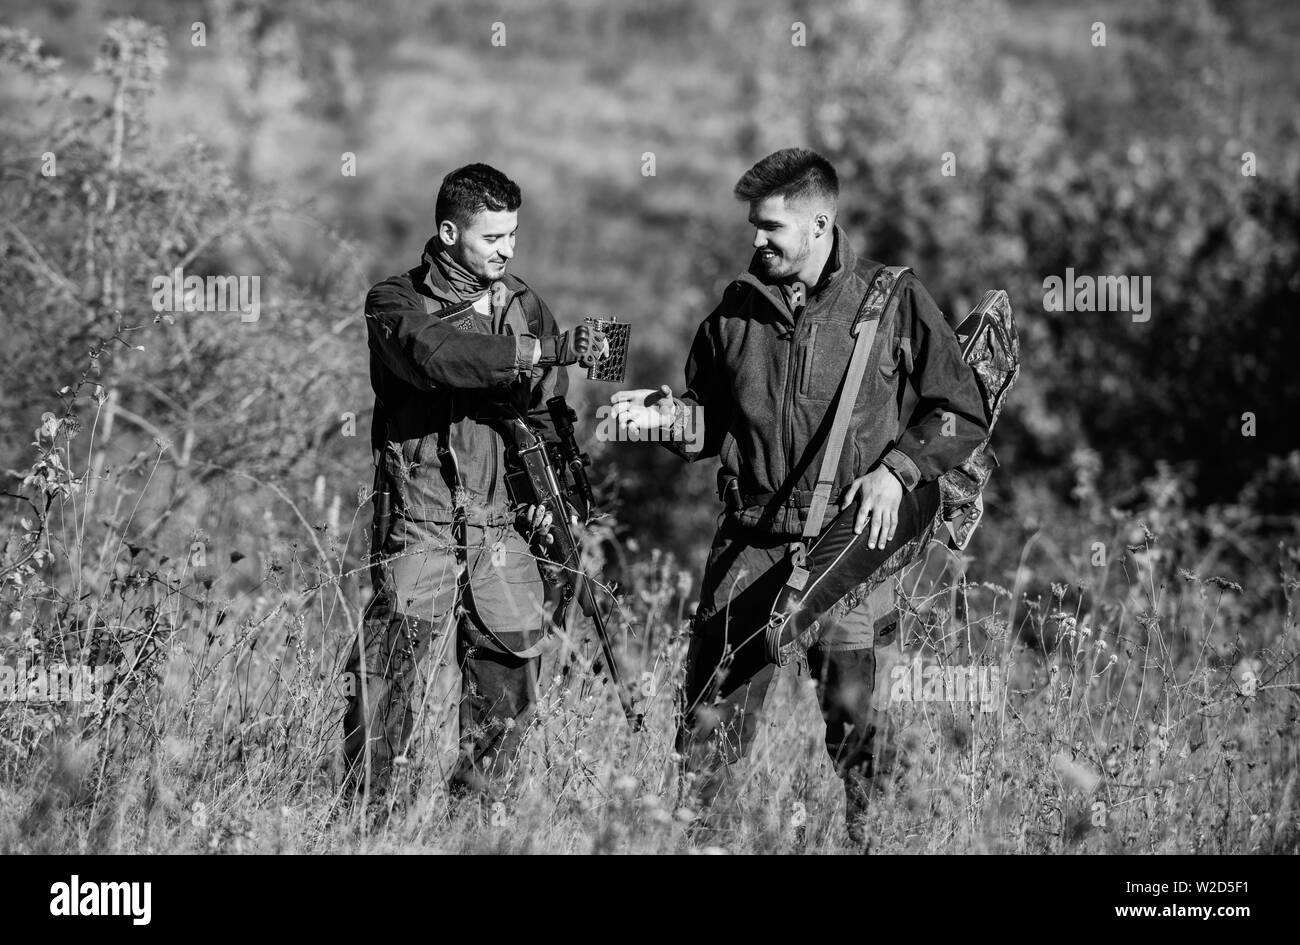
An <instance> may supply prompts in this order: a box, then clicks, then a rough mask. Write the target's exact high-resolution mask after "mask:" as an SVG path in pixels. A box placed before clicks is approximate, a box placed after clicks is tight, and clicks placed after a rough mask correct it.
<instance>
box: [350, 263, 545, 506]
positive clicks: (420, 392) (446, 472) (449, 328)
mask: <svg viewBox="0 0 1300 945" xmlns="http://www.w3.org/2000/svg"><path fill="white" fill-rule="evenodd" d="M501 282H502V285H503V289H504V291H503V293H502V296H503V298H502V301H503V304H501V305H494V306H493V312H492V314H491V315H490V316H485V315H480V314H478V313H476V312H475V311H473V310H472V309H468V310H466V309H465V307H464V306H463V305H460V306H458V305H457V303H458V299H457V297H456V296H455V295H454V294H453V293H452V291H451V289H450V287H449V286H448V285H447V283H446V280H445V279H444V278H443V276H442V273H441V272H440V271H439V269H438V267H437V266H435V265H433V264H432V257H431V255H430V252H429V248H428V247H426V251H425V255H424V258H423V260H422V262H421V263H420V265H419V266H416V267H415V268H414V269H411V270H409V271H407V272H404V273H402V274H401V275H396V276H392V277H390V278H388V279H385V280H384V281H383V282H380V283H378V284H376V285H375V286H373V287H372V288H371V289H370V292H369V293H368V294H367V295H366V330H367V334H368V338H369V345H370V383H371V386H372V387H373V388H374V391H375V412H374V422H373V425H372V427H371V446H372V448H373V450H374V458H375V464H376V467H377V472H378V475H377V483H378V487H380V488H382V489H385V490H387V491H388V492H389V493H390V494H391V497H392V509H391V512H392V513H394V514H401V515H404V516H406V517H407V518H409V519H412V520H415V521H428V522H435V523H444V524H445V523H450V522H451V521H452V520H453V508H454V505H455V501H454V497H453V493H452V483H453V482H454V481H456V477H455V476H454V475H453V464H454V467H455V468H456V469H457V471H458V473H459V476H458V479H459V486H460V488H461V490H462V493H461V496H460V498H461V500H462V502H463V503H464V505H465V511H466V521H467V523H468V524H470V525H499V524H504V523H506V522H508V521H510V520H511V519H512V516H511V514H510V512H509V503H508V501H507V497H506V491H505V482H504V479H503V475H504V471H505V453H504V450H505V444H504V442H503V440H502V437H501V436H500V435H499V434H498V432H497V430H496V429H494V427H493V416H494V414H496V413H498V412H499V410H500V408H501V406H502V405H506V404H509V405H513V406H514V407H516V408H518V409H519V410H521V411H522V412H524V413H525V414H526V415H528V417H529V418H530V421H531V424H532V425H533V426H534V427H536V428H538V429H539V430H541V431H542V433H543V436H544V437H546V438H547V439H554V432H553V430H552V428H551V424H550V418H549V416H548V415H547V412H546V407H545V404H546V399H547V398H549V397H553V396H555V395H556V394H564V393H565V392H566V391H567V389H568V375H567V373H566V371H565V369H564V368H558V369H557V368H550V369H541V368H532V367H531V360H532V346H533V345H535V344H536V342H535V340H534V339H535V338H540V337H542V336H544V335H552V334H557V333H558V329H557V328H556V324H555V318H554V316H553V315H552V314H551V312H550V309H548V308H547V307H546V303H544V302H543V301H542V300H541V298H539V297H538V295H537V294H536V293H535V292H533V291H532V290H531V289H530V288H529V287H528V286H527V285H526V284H525V283H524V281H523V280H522V279H519V278H518V277H517V276H514V275H512V274H509V273H507V274H506V276H505V277H504V278H503V279H502V280H501Z"/></svg>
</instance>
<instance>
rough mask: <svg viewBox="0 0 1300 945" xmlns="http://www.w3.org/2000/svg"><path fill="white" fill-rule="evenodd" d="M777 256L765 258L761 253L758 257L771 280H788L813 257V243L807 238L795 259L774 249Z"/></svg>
mask: <svg viewBox="0 0 1300 945" xmlns="http://www.w3.org/2000/svg"><path fill="white" fill-rule="evenodd" d="M772 251H773V252H774V253H776V255H775V256H772V257H765V256H763V255H762V254H761V253H760V255H759V257H758V259H759V262H761V263H762V264H763V268H764V270H765V271H766V272H767V276H768V278H769V279H788V278H790V277H791V276H793V275H794V274H795V273H797V272H798V271H799V267H800V266H802V265H803V264H804V263H805V262H807V260H808V257H809V256H811V255H812V241H811V240H809V239H808V238H807V237H806V236H805V237H804V240H803V243H802V245H801V246H800V247H799V252H798V253H797V254H796V255H795V256H793V257H787V256H786V255H785V254H784V253H782V252H781V251H780V250H777V249H775V248H773V250H772Z"/></svg>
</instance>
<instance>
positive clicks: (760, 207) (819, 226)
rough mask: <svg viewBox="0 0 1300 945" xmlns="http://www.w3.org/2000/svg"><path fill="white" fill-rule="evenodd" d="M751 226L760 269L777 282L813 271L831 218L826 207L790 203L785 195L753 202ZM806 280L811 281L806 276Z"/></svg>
mask: <svg viewBox="0 0 1300 945" xmlns="http://www.w3.org/2000/svg"><path fill="white" fill-rule="evenodd" d="M749 223H750V225H751V226H753V227H754V249H755V250H757V251H758V263H759V266H760V267H761V268H762V271H763V274H764V275H765V276H766V277H767V278H768V279H769V280H771V281H773V282H778V281H781V280H783V279H790V278H794V277H795V276H799V275H800V274H801V273H803V271H804V270H805V269H809V268H811V267H810V263H811V261H812V260H813V257H814V253H815V251H816V249H817V248H818V246H817V245H816V244H817V241H819V240H821V239H825V238H827V236H828V234H829V232H830V215H829V214H828V213H827V212H826V210H825V209H824V208H819V207H817V206H815V205H813V204H812V202H811V201H807V202H805V201H798V200H797V201H795V202H793V203H787V202H786V199H785V196H784V195H775V196H769V197H763V198H762V199H759V200H753V201H750V204H749ZM823 258H824V254H823ZM819 271H820V270H819ZM814 277H815V274H814ZM803 281H804V282H808V281H809V280H808V278H806V274H805V275H804V277H803Z"/></svg>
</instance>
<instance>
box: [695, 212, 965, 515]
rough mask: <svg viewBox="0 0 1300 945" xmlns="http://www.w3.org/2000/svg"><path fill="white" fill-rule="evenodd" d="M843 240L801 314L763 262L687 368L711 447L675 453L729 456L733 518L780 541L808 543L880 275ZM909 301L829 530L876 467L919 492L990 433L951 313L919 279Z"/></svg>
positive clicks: (855, 437)
mask: <svg viewBox="0 0 1300 945" xmlns="http://www.w3.org/2000/svg"><path fill="white" fill-rule="evenodd" d="M834 239H835V245H834V248H833V250H832V254H831V258H830V260H828V262H827V266H826V270H825V271H824V272H823V274H822V277H821V279H820V281H819V282H818V284H817V285H815V286H813V287H811V288H810V289H807V290H806V291H805V292H804V293H803V294H804V298H805V300H806V301H805V304H804V305H803V306H802V307H801V308H797V309H792V308H791V307H790V304H789V302H788V301H787V295H786V294H785V293H783V292H782V290H781V287H780V286H777V285H771V284H768V283H765V282H764V281H763V280H762V279H761V278H760V276H759V275H758V273H759V272H760V271H761V270H760V269H759V266H758V261H757V259H754V260H752V261H751V264H750V268H749V270H748V271H746V272H744V273H742V274H741V275H740V276H739V277H738V278H736V279H735V280H734V281H733V282H732V283H731V284H730V285H729V286H728V287H727V289H726V291H725V292H724V293H723V297H722V301H721V302H720V303H719V305H718V306H717V308H716V309H714V311H713V312H712V313H711V314H710V315H709V316H708V318H706V319H705V320H704V322H703V324H701V325H700V328H699V331H698V332H697V333H696V336H695V341H694V344H693V345H692V347H691V351H690V355H689V357H688V359H687V363H686V386H687V390H686V392H685V394H684V395H683V397H682V399H683V401H685V402H686V403H687V404H688V405H691V406H697V407H700V408H702V409H703V419H704V443H703V448H702V449H701V450H700V451H699V452H697V453H687V452H684V451H683V449H682V448H681V447H680V446H675V447H674V450H675V451H676V452H678V453H680V454H681V455H683V456H685V457H686V458H687V459H690V460H696V459H702V458H705V457H711V456H718V457H720V459H721V469H720V470H719V477H718V483H719V492H720V495H721V496H722V498H723V500H724V502H726V503H727V509H728V516H729V517H730V518H733V519H734V520H736V521H738V522H740V523H741V524H743V525H750V526H757V527H760V528H762V529H764V530H766V531H769V532H772V533H774V534H781V535H790V536H795V535H798V534H799V532H800V530H801V529H802V527H803V520H804V516H805V513H806V509H807V506H808V503H809V501H810V500H811V497H812V490H813V488H814V487H815V485H816V482H817V475H818V472H819V471H820V467H821V457H822V453H823V452H824V448H825V441H826V437H827V434H828V433H829V430H830V426H831V421H832V411H831V408H832V406H833V403H834V398H835V395H836V392H837V391H838V389H839V386H840V382H841V380H842V378H843V377H844V373H845V369H846V368H847V366H848V361H849V355H850V353H851V352H852V350H853V336H852V335H851V334H850V328H851V326H852V324H853V321H854V317H855V316H856V314H857V311H858V307H859V305H860V304H861V302H862V298H863V296H864V294H865V293H866V291H867V288H868V286H869V285H870V282H871V280H872V278H873V277H874V275H875V273H876V272H877V271H878V270H879V269H880V268H881V264H880V263H877V262H873V261H871V260H867V259H861V260H860V259H858V258H857V257H856V255H855V254H854V252H853V249H852V247H851V246H850V245H849V241H848V237H847V236H846V235H845V233H844V231H843V230H842V229H840V228H839V227H838V226H837V227H836V228H835V237H834ZM787 288H788V287H787ZM897 291H898V292H899V293H900V296H899V299H900V305H899V309H898V318H897V320H896V321H895V323H894V325H893V328H892V331H889V332H885V331H881V332H879V333H878V334H877V336H876V342H875V347H874V349H873V351H872V353H871V364H872V365H873V368H872V369H869V370H868V371H867V374H866V376H865V377H864V378H863V382H862V387H861V389H860V391H859V394H858V400H857V403H856V405H855V408H854V413H853V421H852V423H851V425H850V430H849V434H848V439H847V441H846V443H845V445H844V450H843V452H842V453H841V457H840V464H839V468H838V473H837V476H836V480H835V485H834V487H833V489H832V492H831V502H832V505H831V507H830V509H829V510H828V518H827V520H828V521H829V518H830V516H832V515H834V514H835V513H836V512H838V510H839V506H838V497H839V495H840V493H841V491H842V490H843V489H845V488H846V487H847V486H848V485H849V483H851V482H852V481H853V480H854V479H856V478H858V477H860V476H863V475H865V474H866V473H868V472H869V471H870V470H871V469H873V468H874V467H876V466H877V465H879V464H882V463H883V464H884V465H885V466H887V467H888V468H890V469H891V470H892V471H893V472H894V474H895V475H896V476H897V477H898V478H899V479H900V480H901V481H902V483H903V485H904V488H907V489H912V488H915V487H916V485H917V483H919V482H922V481H929V480H932V479H937V478H938V477H939V476H940V475H942V474H943V473H944V472H946V471H947V470H949V469H951V468H952V467H953V466H955V465H957V464H958V463H960V462H961V461H962V460H964V459H965V458H966V457H967V456H968V455H969V454H970V452H971V450H973V449H974V448H975V447H976V446H978V445H979V444H980V443H981V442H982V441H983V440H984V438H985V436H986V435H987V433H988V424H987V421H986V420H985V417H984V406H983V402H982V400H981V398H980V394H979V389H978V388H977V386H976V384H975V378H974V374H973V373H972V371H971V369H970V367H969V366H968V365H967V364H966V363H965V362H964V361H963V360H962V356H961V351H960V349H959V347H958V345H957V340H956V336H955V335H954V333H953V331H952V329H951V328H949V327H948V325H947V324H946V322H945V321H944V317H943V313H942V312H941V311H940V310H939V307H938V306H937V305H936V304H935V303H934V300H933V299H932V298H931V297H930V295H929V293H928V292H926V291H925V289H924V287H923V286H922V285H921V282H920V280H919V279H917V278H916V277H915V276H914V275H912V274H910V273H909V274H908V275H906V276H905V277H904V278H903V280H902V281H901V282H900V284H899V286H898V289H897ZM909 388H910V390H909ZM904 412H906V414H907V417H906V419H905V420H904V422H902V423H900V416H901V415H902V414H903V413H904Z"/></svg>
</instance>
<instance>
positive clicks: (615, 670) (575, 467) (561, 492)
mask: <svg viewBox="0 0 1300 945" xmlns="http://www.w3.org/2000/svg"><path fill="white" fill-rule="evenodd" d="M546 407H547V409H548V410H549V411H550V413H551V418H552V420H553V422H554V424H555V431H556V434H557V435H558V436H559V438H560V442H559V446H558V452H559V454H560V457H561V462H562V464H563V465H562V467H561V468H562V469H563V471H564V472H565V473H567V474H568V478H569V479H570V480H571V481H572V482H573V484H574V488H575V492H576V497H575V505H577V507H578V509H579V510H580V511H581V513H582V520H583V521H584V522H590V520H591V514H592V509H593V505H594V503H593V501H592V493H591V483H590V481H589V480H588V479H587V473H586V470H585V469H584V467H585V466H587V465H589V464H590V463H591V459H590V458H589V457H588V456H587V454H586V453H584V452H582V451H581V450H580V449H579V448H578V443H577V440H576V439H575V437H574V433H573V422H574V420H576V419H577V414H576V413H574V411H573V410H572V409H571V408H570V407H569V405H568V404H567V403H566V402H565V400H564V397H563V396H557V397H552V398H551V399H550V400H548V401H547V402H546ZM505 424H506V427H507V429H508V430H509V431H510V435H511V439H512V440H513V441H514V446H515V451H516V452H517V454H518V456H519V462H520V466H521V468H520V469H518V470H516V471H514V472H508V473H506V477H505V478H506V488H507V489H508V490H509V492H510V497H511V499H512V500H513V501H514V502H516V503H521V504H524V505H542V506H545V507H546V509H547V510H548V511H549V512H550V513H551V535H552V541H551V544H550V545H549V546H548V548H547V556H548V557H549V558H550V559H551V560H552V561H553V562H554V563H555V564H557V565H559V566H560V567H561V568H562V569H563V572H564V579H565V586H564V588H563V591H562V593H563V598H564V602H565V603H566V604H567V603H568V602H569V601H570V600H572V599H573V598H574V597H576V598H577V599H578V606H579V607H581V608H582V612H583V613H584V614H586V615H587V616H588V617H590V618H591V620H592V623H594V624H595V625H596V636H597V637H599V639H600V649H601V652H602V654H603V655H604V662H605V666H606V672H607V673H608V674H609V680H610V682H611V683H613V684H614V689H615V690H616V691H617V692H618V700H619V702H620V703H621V704H622V706H623V714H624V716H626V717H627V721H628V724H629V725H630V726H631V727H632V731H634V732H638V731H640V730H641V725H642V722H643V719H644V715H643V713H641V712H638V711H637V710H636V707H635V705H634V700H633V698H632V694H631V692H630V691H629V690H628V687H627V684H626V683H625V682H624V681H623V674H622V671H621V670H620V669H619V664H618V660H617V659H616V658H615V657H614V646H613V642H612V641H611V640H610V636H609V628H608V627H606V625H605V617H604V615H603V614H602V613H601V612H600V607H599V606H597V604H596V595H595V593H594V592H593V591H592V581H591V579H590V578H589V577H588V576H587V575H586V573H585V572H584V571H583V568H582V560H581V557H580V555H579V551H578V543H577V540H576V539H575V538H574V537H573V524H574V521H575V520H576V519H577V516H576V515H575V514H574V512H573V511H571V509H570V505H569V502H568V499H567V495H566V490H565V489H564V487H563V485H562V481H563V480H562V477H561V476H557V475H556V471H555V466H554V465H553V463H552V461H551V455H550V452H549V451H548V450H547V444H546V442H545V441H544V440H543V439H542V438H541V437H539V436H538V435H537V434H536V433H534V432H533V431H532V430H531V429H529V427H528V424H527V423H526V422H525V421H524V420H523V418H522V417H509V418H507V419H506V421H505Z"/></svg>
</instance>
